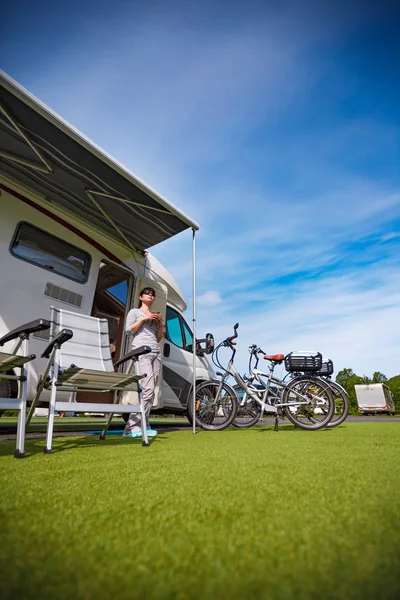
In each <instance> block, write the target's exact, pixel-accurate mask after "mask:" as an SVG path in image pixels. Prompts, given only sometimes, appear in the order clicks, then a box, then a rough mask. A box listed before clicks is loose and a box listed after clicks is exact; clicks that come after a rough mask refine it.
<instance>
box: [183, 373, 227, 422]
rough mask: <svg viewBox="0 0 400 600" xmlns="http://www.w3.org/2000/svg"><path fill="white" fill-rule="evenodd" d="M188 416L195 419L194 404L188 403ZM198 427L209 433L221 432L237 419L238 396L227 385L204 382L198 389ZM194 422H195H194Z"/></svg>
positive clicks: (216, 382)
mask: <svg viewBox="0 0 400 600" xmlns="http://www.w3.org/2000/svg"><path fill="white" fill-rule="evenodd" d="M187 408H188V414H189V415H190V418H191V419H193V403H192V402H189V403H188V406H187ZM195 411H196V414H195V417H196V425H198V426H199V427H201V428H202V429H206V430H208V431H221V430H222V429H225V428H226V427H229V425H231V424H232V422H233V421H234V419H235V417H236V411H237V396H236V393H235V390H234V389H233V388H231V386H230V385H228V384H227V383H221V382H220V381H204V382H203V383H201V384H200V385H199V386H197V387H196V408H195ZM192 422H193V421H192Z"/></svg>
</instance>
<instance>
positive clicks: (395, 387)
mask: <svg viewBox="0 0 400 600" xmlns="http://www.w3.org/2000/svg"><path fill="white" fill-rule="evenodd" d="M336 381H337V383H339V384H340V385H341V386H343V387H344V389H345V390H346V392H347V393H348V395H349V403H350V414H352V415H359V414H360V413H359V410H358V402H357V397H356V392H355V389H354V386H355V385H359V384H362V383H364V384H368V383H385V384H386V385H387V386H388V387H389V389H390V390H391V392H393V396H394V398H393V400H394V405H395V408H396V413H400V375H395V376H394V377H391V378H390V379H388V378H387V377H386V375H384V374H383V373H381V372H380V371H375V373H374V374H373V375H372V377H368V376H367V375H362V376H360V375H357V374H356V373H354V371H353V369H342V370H341V371H339V373H338V374H337V376H336Z"/></svg>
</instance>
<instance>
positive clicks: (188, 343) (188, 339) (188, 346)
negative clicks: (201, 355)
mask: <svg viewBox="0 0 400 600" xmlns="http://www.w3.org/2000/svg"><path fill="white" fill-rule="evenodd" d="M182 325H183V333H184V335H185V350H187V351H188V352H193V334H192V332H191V331H190V329H189V325H188V324H187V323H186V321H185V320H184V319H182Z"/></svg>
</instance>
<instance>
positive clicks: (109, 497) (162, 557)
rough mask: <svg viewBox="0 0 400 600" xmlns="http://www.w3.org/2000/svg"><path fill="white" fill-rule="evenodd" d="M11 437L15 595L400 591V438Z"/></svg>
mask: <svg viewBox="0 0 400 600" xmlns="http://www.w3.org/2000/svg"><path fill="white" fill-rule="evenodd" d="M14 447H15V445H14V442H10V441H1V442H0V473H1V491H0V494H1V500H0V510H1V544H0V597H1V598H2V599H3V598H4V599H5V598H10V599H11V598H13V599H14V598H18V599H21V600H22V599H27V598H29V599H35V600H36V599H40V600H43V599H52V600H53V599H60V600H64V599H74V600H81V599H85V600H86V599H87V600H92V599H93V600H95V599H96V600H103V599H108V598H116V599H118V600H125V599H126V600H128V599H136V598H140V599H142V600H148V599H153V598H159V599H169V598H171V599H172V598H174V599H184V598H190V599H191V598H193V599H200V598H208V597H209V598H224V599H225V598H227V599H229V598H233V599H236V598H257V599H258V598H266V599H267V598H268V599H269V600H274V599H282V600H283V599H285V600H286V599H289V600H290V599H296V600H303V599H304V600H310V599H311V600H313V599H315V600H320V599H324V600H329V599H339V598H340V599H343V600H351V599H361V600H369V599H372V598H377V599H378V598H379V599H380V600H389V599H390V600H392V599H393V600H394V599H396V600H397V599H398V598H399V597H400V531H399V529H400V524H399V506H400V429H399V425H398V424H397V423H347V424H345V425H343V426H341V427H339V428H336V429H333V430H329V431H328V430H322V431H318V432H307V431H300V430H297V429H295V428H293V427H291V426H282V427H281V428H280V430H279V432H277V433H276V432H274V431H273V428H272V426H271V427H267V426H266V427H261V428H253V429H250V430H234V429H229V430H226V431H222V432H216V433H214V432H199V433H198V434H197V435H196V436H193V434H192V433H191V431H190V430H187V431H175V432H171V433H165V432H164V433H161V435H159V437H158V438H157V439H156V440H154V441H153V442H152V444H151V447H149V448H142V446H141V444H140V442H138V441H136V440H128V439H123V438H122V437H119V436H109V437H108V438H107V439H106V440H105V441H104V442H100V441H99V440H98V438H97V436H86V437H84V436H82V437H76V438H58V439H56V440H55V442H54V451H53V454H51V455H44V454H43V448H44V440H30V441H28V442H27V445H26V449H27V452H28V456H27V458H25V459H24V460H16V459H14V458H13V456H12V453H13V450H14Z"/></svg>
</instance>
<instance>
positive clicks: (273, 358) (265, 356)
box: [264, 354, 285, 362]
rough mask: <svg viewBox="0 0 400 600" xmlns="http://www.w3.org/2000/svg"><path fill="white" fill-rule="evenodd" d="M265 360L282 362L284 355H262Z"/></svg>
mask: <svg viewBox="0 0 400 600" xmlns="http://www.w3.org/2000/svg"><path fill="white" fill-rule="evenodd" d="M264 358H265V360H273V361H274V362H282V361H283V360H284V358H285V355H284V354H273V355H272V356H270V355H269V354H264Z"/></svg>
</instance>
